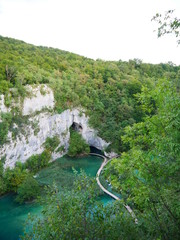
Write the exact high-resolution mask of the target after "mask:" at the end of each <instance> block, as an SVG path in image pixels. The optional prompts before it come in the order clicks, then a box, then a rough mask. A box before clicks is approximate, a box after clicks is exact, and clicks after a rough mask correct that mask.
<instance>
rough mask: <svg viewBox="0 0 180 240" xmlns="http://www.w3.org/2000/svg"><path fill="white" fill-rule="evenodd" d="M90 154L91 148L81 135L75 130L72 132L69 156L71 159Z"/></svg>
mask: <svg viewBox="0 0 180 240" xmlns="http://www.w3.org/2000/svg"><path fill="white" fill-rule="evenodd" d="M89 153H90V147H89V145H88V144H87V143H86V142H85V140H84V139H83V138H82V136H81V135H80V133H78V132H77V131H75V130H72V129H71V131H70V141H69V149H68V153H67V154H68V155H69V156H70V157H75V156H83V155H88V154H89Z"/></svg>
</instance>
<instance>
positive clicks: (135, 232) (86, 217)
mask: <svg viewBox="0 0 180 240" xmlns="http://www.w3.org/2000/svg"><path fill="white" fill-rule="evenodd" d="M77 178H78V179H77ZM77 178H76V179H77V180H76V181H75V183H74V186H73V190H72V191H70V192H68V191H64V192H63V193H59V192H58V189H57V188H56V187H55V186H54V188H53V189H49V190H48V192H47V194H48V195H47V196H46V198H45V199H44V200H43V201H42V203H44V209H43V211H42V217H40V218H39V217H37V216H35V217H34V218H30V220H29V222H28V223H27V224H26V230H25V233H24V236H23V237H22V239H26V240H28V239H41V240H46V239H53V240H59V239H64V240H65V239H89V240H93V239H94V240H95V239H103V240H109V239H112V240H116V239H123V240H136V239H142V240H143V239H146V236H145V233H144V232H143V231H141V230H140V228H139V226H138V225H137V224H134V220H133V219H132V217H131V215H130V214H128V213H127V212H125V211H126V210H125V208H124V207H123V205H122V203H121V202H120V201H119V202H114V203H112V204H109V205H107V206H104V205H103V203H102V202H100V201H98V195H99V193H100V191H99V188H98V186H97V184H96V182H95V179H89V178H88V177H87V176H86V175H85V174H84V173H81V176H80V177H78V176H77Z"/></svg>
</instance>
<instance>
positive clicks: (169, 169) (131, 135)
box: [106, 79, 180, 240]
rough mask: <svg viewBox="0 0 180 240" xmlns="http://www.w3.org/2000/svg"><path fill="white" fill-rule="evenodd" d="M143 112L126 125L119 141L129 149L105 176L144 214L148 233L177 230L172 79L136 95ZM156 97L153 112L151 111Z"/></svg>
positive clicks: (176, 118)
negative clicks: (140, 118) (138, 118)
mask: <svg viewBox="0 0 180 240" xmlns="http://www.w3.org/2000/svg"><path fill="white" fill-rule="evenodd" d="M139 100H140V102H141V103H142V106H143V109H144V112H145V114H146V117H145V119H144V121H143V122H141V123H137V124H134V125H133V126H132V127H130V126H128V127H127V128H126V129H125V135H124V137H123V141H124V143H126V144H129V147H130V150H129V151H128V152H126V153H123V154H122V156H121V158H120V159H116V160H114V161H112V163H111V165H110V166H109V169H108V171H107V173H106V177H107V178H108V179H109V181H110V182H111V183H112V185H113V186H114V187H115V188H116V190H118V191H120V192H121V194H122V196H123V199H125V201H126V202H127V204H130V205H131V206H132V207H133V210H134V211H135V212H136V214H137V218H139V216H140V218H143V219H144V220H143V221H144V223H145V225H146V226H148V228H149V229H148V234H150V235H153V236H154V237H155V238H160V239H166V240H168V239H179V235H180V227H179V226H180V205H179V198H180V187H179V181H180V175H179V171H180V164H179V163H180V135H179V132H180V97H179V93H178V92H177V88H176V86H175V85H174V83H173V82H171V81H167V80H164V79H163V80H162V81H159V83H157V84H156V86H155V88H154V89H153V90H152V91H147V89H144V90H143V91H142V93H141V94H140V95H139ZM153 101H154V105H155V113H154V114H152V111H153V107H152V102H153Z"/></svg>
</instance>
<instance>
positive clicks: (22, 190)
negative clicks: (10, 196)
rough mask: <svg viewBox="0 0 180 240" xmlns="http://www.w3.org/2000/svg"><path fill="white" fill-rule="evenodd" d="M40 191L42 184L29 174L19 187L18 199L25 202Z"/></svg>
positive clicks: (35, 196)
mask: <svg viewBox="0 0 180 240" xmlns="http://www.w3.org/2000/svg"><path fill="white" fill-rule="evenodd" d="M39 193H40V186H39V184H38V182H37V181H36V180H35V179H34V178H33V177H32V176H28V177H27V178H26V179H25V180H24V181H23V183H22V184H20V185H19V187H18V189H17V197H16V201H17V202H19V203H23V202H24V201H30V200H32V199H34V198H37V196H38V195H39Z"/></svg>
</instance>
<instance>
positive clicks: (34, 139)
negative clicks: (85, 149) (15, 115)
mask: <svg viewBox="0 0 180 240" xmlns="http://www.w3.org/2000/svg"><path fill="white" fill-rule="evenodd" d="M29 120H30V122H31V123H35V122H36V123H37V124H38V128H39V132H38V133H37V134H36V135H35V134H34V129H32V127H31V124H30V125H28V126H25V127H24V130H25V135H23V134H20V136H18V137H17V138H16V139H15V140H12V133H11V132H9V134H8V138H9V143H7V144H4V145H3V146H2V147H1V148H0V158H1V157H3V156H6V162H5V167H8V166H9V167H11V168H12V167H14V165H15V163H16V162H17V161H21V162H25V161H26V159H28V158H29V157H30V156H31V155H33V154H40V153H42V152H43V151H44V147H43V143H44V142H45V140H46V138H47V137H53V136H57V137H58V138H59V139H60V145H59V146H58V147H60V146H64V148H65V151H64V152H60V153H56V152H54V153H53V154H52V159H53V160H54V159H56V158H58V157H61V156H63V155H64V154H65V153H66V152H67V149H68V147H69V138H70V132H69V128H70V127H71V126H72V124H73V123H76V124H78V125H79V126H81V134H82V137H83V138H84V139H85V141H86V142H87V143H88V144H89V145H90V146H94V147H96V148H98V149H100V150H103V149H105V148H106V147H107V146H108V145H109V143H107V142H105V141H104V140H103V139H101V138H100V137H98V136H97V132H96V131H95V130H94V129H92V128H90V127H89V126H88V117H86V116H85V114H84V113H83V114H80V111H79V110H78V109H74V110H72V111H71V110H66V111H64V112H63V113H61V114H55V115H51V114H50V113H40V114H39V115H36V116H35V117H32V118H30V119H29ZM77 144H78V143H77Z"/></svg>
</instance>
